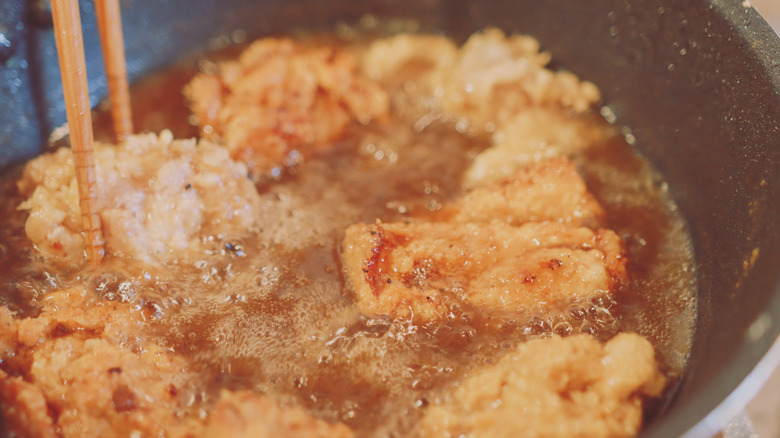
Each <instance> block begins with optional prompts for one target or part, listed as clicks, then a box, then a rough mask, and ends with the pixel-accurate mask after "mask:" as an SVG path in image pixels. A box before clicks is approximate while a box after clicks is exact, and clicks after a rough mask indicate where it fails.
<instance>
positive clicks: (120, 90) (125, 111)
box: [51, 0, 133, 264]
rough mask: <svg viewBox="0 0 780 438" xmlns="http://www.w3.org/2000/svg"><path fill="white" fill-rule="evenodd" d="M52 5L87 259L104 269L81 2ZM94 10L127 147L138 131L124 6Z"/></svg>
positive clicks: (102, 1)
mask: <svg viewBox="0 0 780 438" xmlns="http://www.w3.org/2000/svg"><path fill="white" fill-rule="evenodd" d="M51 6H52V16H53V21H54V38H55V41H56V44H57V54H58V58H59V63H60V73H61V75H62V90H63V94H64V95H65V109H66V115H67V119H68V126H69V128H70V144H71V148H72V149H73V156H74V162H75V167H76V182H77V184H78V189H79V207H80V208H81V226H82V230H83V232H84V234H85V236H86V245H85V247H86V252H87V260H88V261H89V262H90V263H91V264H99V263H100V262H101V260H102V259H103V257H104V256H105V239H104V238H103V227H102V223H101V220H100V216H99V215H98V212H97V208H96V206H95V201H96V197H97V187H96V186H97V181H96V175H95V156H94V152H93V149H94V148H93V146H94V139H93V135H92V115H91V112H90V111H91V108H90V104H89V88H88V86H87V67H86V61H85V58H84V40H83V37H82V34H81V17H80V15H79V5H78V0H51ZM95 6H96V11H97V18H98V27H99V29H100V42H101V45H102V46H103V59H104V64H105V66H106V75H107V76H108V88H109V100H110V103H111V114H112V117H113V120H114V133H115V135H116V138H117V141H118V142H123V141H125V140H126V139H127V137H128V135H130V134H131V133H132V130H133V126H132V117H131V112H130V94H129V91H128V86H127V68H126V66H125V55H124V43H123V40H122V21H121V17H120V12H119V1H118V0H95Z"/></svg>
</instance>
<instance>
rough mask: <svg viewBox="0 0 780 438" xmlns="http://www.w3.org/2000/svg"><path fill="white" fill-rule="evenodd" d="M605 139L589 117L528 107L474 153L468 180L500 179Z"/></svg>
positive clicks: (483, 182)
mask: <svg viewBox="0 0 780 438" xmlns="http://www.w3.org/2000/svg"><path fill="white" fill-rule="evenodd" d="M607 134H608V135H610V134H611V133H610V131H607ZM606 139H607V136H605V131H604V130H603V129H601V128H596V127H594V126H593V123H592V122H589V121H588V120H586V119H583V118H572V117H569V116H567V115H565V114H562V113H561V112H560V111H554V110H550V109H545V108H529V109H527V110H526V111H523V112H520V113H518V114H517V115H515V116H513V117H511V118H509V119H508V120H507V121H506V123H504V124H502V125H501V126H499V127H498V130H497V131H496V133H495V134H494V135H493V146H491V147H489V148H488V149H486V150H484V151H482V152H481V153H479V154H478V155H477V156H476V157H474V161H473V163H472V164H471V166H470V167H469V169H468V170H467V171H466V176H465V182H466V184H469V185H480V184H486V183H489V182H494V181H498V180H501V179H503V178H507V177H509V176H511V175H512V174H513V173H514V172H516V171H517V169H522V168H523V167H524V166H528V165H529V163H534V162H537V161H539V160H543V159H546V158H549V157H554V156H573V155H576V154H578V153H580V152H582V151H584V150H586V149H587V148H589V147H591V146H593V145H594V144H597V143H599V142H602V141H604V140H606Z"/></svg>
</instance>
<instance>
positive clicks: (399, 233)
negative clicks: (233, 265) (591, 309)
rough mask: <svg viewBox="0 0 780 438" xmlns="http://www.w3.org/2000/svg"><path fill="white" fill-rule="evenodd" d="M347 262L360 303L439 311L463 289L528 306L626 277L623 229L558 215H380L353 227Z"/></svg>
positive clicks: (490, 301)
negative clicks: (540, 218)
mask: <svg viewBox="0 0 780 438" xmlns="http://www.w3.org/2000/svg"><path fill="white" fill-rule="evenodd" d="M341 256H342V263H343V267H344V273H345V277H346V278H348V280H349V282H350V283H351V285H352V287H353V289H354V291H355V293H356V295H357V304H358V307H359V308H360V309H361V310H362V311H364V312H366V313H370V314H384V315H391V316H393V317H395V318H410V317H417V318H420V319H422V320H433V319H438V318H443V317H446V315H447V314H448V312H449V303H450V301H452V300H453V299H456V298H457V299H463V300H465V301H467V302H470V303H473V304H475V305H478V306H481V307H483V308H493V309H503V310H508V311H513V312H522V311H524V310H526V309H528V308H529V307H531V306H533V305H535V304H540V305H542V306H545V307H548V308H549V307H552V306H556V305H558V304H560V303H568V302H571V301H575V300H582V299H589V298H592V297H595V296H599V295H602V294H607V293H610V292H611V291H613V290H614V289H615V287H616V285H617V284H618V283H619V282H621V281H623V280H624V279H625V277H626V255H625V252H624V248H623V244H622V241H621V239H620V238H619V237H618V236H617V235H616V234H615V233H614V232H612V231H610V230H598V231H593V230H590V229H588V228H577V227H571V226H567V225H562V224H557V223H527V224H525V225H522V226H519V227H512V226H508V225H506V224H502V223H498V222H494V223H490V224H479V223H409V224H406V223H379V222H378V223H376V224H373V225H365V224H357V225H353V226H351V227H349V228H348V229H347V231H346V236H345V237H344V241H343V248H342V254H341Z"/></svg>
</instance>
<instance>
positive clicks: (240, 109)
mask: <svg viewBox="0 0 780 438" xmlns="http://www.w3.org/2000/svg"><path fill="white" fill-rule="evenodd" d="M218 69H219V71H218V73H215V74H199V75H197V76H196V77H195V78H194V79H193V80H192V82H190V84H188V85H187V87H186V89H185V93H186V94H187V96H188V97H189V99H190V100H191V102H192V109H193V112H194V113H195V115H196V116H197V117H198V121H199V124H200V126H201V128H202V130H203V134H204V136H205V137H206V138H213V139H221V140H222V141H223V142H224V144H225V145H226V146H227V148H228V149H229V150H230V154H231V155H232V156H233V157H234V158H236V159H238V160H240V161H244V162H245V163H246V164H247V165H248V166H249V168H250V170H251V171H252V173H253V174H254V175H255V176H257V177H259V176H263V175H265V174H267V173H268V172H271V174H272V175H274V174H275V173H278V170H279V169H280V168H283V167H285V166H287V165H290V164H295V163H296V162H297V161H299V160H300V158H301V155H303V156H305V155H308V154H310V153H312V152H314V151H316V150H319V149H327V148H329V147H330V146H331V145H332V144H333V142H334V141H335V140H337V139H338V138H340V137H341V135H342V134H343V133H344V131H345V130H346V128H347V125H348V124H349V123H350V122H351V121H352V120H357V121H358V122H360V123H364V124H365V123H368V122H369V121H371V120H372V119H376V118H379V117H382V116H384V115H385V114H387V112H388V97H387V95H386V94H385V92H384V91H383V90H382V89H381V88H379V87H378V86H377V85H376V84H375V83H374V82H373V81H371V80H369V79H367V78H365V77H364V76H362V75H361V74H360V73H358V71H357V61H356V60H355V58H354V57H353V56H352V55H351V54H350V53H347V52H344V51H340V50H336V49H332V48H311V47H307V46H304V45H302V44H300V43H297V42H294V41H293V40H290V39H286V38H283V39H277V38H266V39H262V40H258V41H256V42H254V43H252V45H250V46H249V47H248V48H247V49H246V50H245V51H244V52H243V53H242V54H241V56H240V57H239V59H238V61H235V62H226V63H222V64H220V65H219V67H218Z"/></svg>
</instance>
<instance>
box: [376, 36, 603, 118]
mask: <svg viewBox="0 0 780 438" xmlns="http://www.w3.org/2000/svg"><path fill="white" fill-rule="evenodd" d="M549 62H550V55H549V54H548V53H547V52H541V51H540V50H539V43H538V42H537V41H536V39H534V38H532V37H529V36H524V35H513V36H507V35H505V34H504V33H503V32H502V31H500V30H498V29H495V28H488V29H485V30H484V31H482V32H478V33H475V34H473V35H472V36H471V37H470V38H469V39H468V41H466V43H465V44H464V45H463V46H462V47H461V48H460V49H454V48H453V47H451V43H449V44H448V43H447V42H446V40H445V39H444V38H443V37H435V36H430V35H400V36H396V37H392V38H390V39H386V40H379V41H377V42H375V43H373V44H372V45H371V47H370V48H369V50H368V52H367V53H366V55H365V56H364V59H363V70H364V71H366V72H367V73H368V74H369V76H371V77H372V78H373V79H376V80H377V81H380V82H382V83H393V82H395V81H398V80H399V79H395V78H401V79H400V80H403V81H404V82H409V83H413V84H414V88H415V92H421V93H424V94H427V95H429V96H431V97H432V98H433V100H432V105H431V108H430V109H435V108H440V109H441V110H443V111H444V112H445V113H446V114H447V115H448V116H449V117H451V118H454V119H465V120H468V121H469V122H470V126H469V128H470V130H471V131H472V132H474V133H480V132H492V130H493V129H494V128H495V127H500V126H502V125H503V124H504V123H506V122H508V121H509V120H510V119H511V118H512V117H514V116H515V115H516V114H518V113H520V112H522V111H525V110H527V109H529V108H536V107H551V108H558V109H559V110H565V111H567V112H571V113H574V114H579V113H583V112H586V111H588V110H589V109H590V108H592V107H593V105H594V104H595V103H596V102H598V100H599V99H600V95H599V91H598V88H596V86H595V85H593V84H592V83H590V82H586V81H580V80H579V79H578V78H577V77H576V76H574V75H573V74H571V73H569V72H565V71H561V72H553V71H552V70H550V69H548V68H547V67H546V66H547V64H548V63H549Z"/></svg>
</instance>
